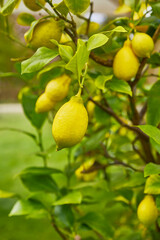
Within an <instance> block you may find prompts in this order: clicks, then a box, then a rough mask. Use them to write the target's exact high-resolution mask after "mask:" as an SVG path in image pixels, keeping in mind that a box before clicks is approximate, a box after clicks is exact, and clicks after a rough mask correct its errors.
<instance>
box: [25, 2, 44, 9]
mask: <svg viewBox="0 0 160 240" xmlns="http://www.w3.org/2000/svg"><path fill="white" fill-rule="evenodd" d="M23 2H24V4H25V5H26V7H27V8H29V9H30V10H32V11H39V10H40V9H41V7H40V6H39V5H37V4H36V0H23ZM39 3H40V4H42V5H43V6H44V5H45V0H39Z"/></svg>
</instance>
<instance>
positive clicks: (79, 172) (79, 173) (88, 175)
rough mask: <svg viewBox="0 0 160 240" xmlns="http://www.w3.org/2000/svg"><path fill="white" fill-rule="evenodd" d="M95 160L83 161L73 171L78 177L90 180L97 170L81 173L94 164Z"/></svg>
mask: <svg viewBox="0 0 160 240" xmlns="http://www.w3.org/2000/svg"><path fill="white" fill-rule="evenodd" d="M94 162H95V160H94V159H90V160H88V161H86V162H85V163H83V164H82V165H81V166H80V167H79V168H78V169H77V170H76V172H75V174H76V176H77V178H78V179H81V180H84V181H86V182H87V181H92V180H94V178H95V177H96V175H97V171H94V172H91V173H83V171H85V170H88V169H89V168H90V167H92V165H93V164H94Z"/></svg>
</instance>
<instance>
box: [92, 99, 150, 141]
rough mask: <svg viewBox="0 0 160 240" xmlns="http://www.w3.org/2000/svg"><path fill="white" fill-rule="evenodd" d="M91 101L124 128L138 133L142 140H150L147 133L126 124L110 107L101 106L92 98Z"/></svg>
mask: <svg viewBox="0 0 160 240" xmlns="http://www.w3.org/2000/svg"><path fill="white" fill-rule="evenodd" d="M89 100H90V101H91V102H93V103H94V104H95V105H97V106H98V107H99V108H101V109H102V110H103V111H104V112H106V113H108V114H110V115H111V116H112V117H113V118H114V119H115V120H116V121H117V122H118V123H119V124H121V125H122V126H123V127H126V128H128V129H130V130H132V131H133V132H136V133H138V134H139V135H140V136H141V137H142V138H145V139H149V137H148V136H147V135H146V134H145V133H143V132H142V131H141V130H140V129H139V128H138V127H134V126H130V125H128V124H126V123H125V122H124V121H123V120H122V119H121V118H120V117H119V116H118V115H117V114H116V113H115V112H114V111H113V110H112V108H110V107H109V106H104V105H101V104H100V103H99V102H97V101H95V100H94V99H93V98H92V97H89Z"/></svg>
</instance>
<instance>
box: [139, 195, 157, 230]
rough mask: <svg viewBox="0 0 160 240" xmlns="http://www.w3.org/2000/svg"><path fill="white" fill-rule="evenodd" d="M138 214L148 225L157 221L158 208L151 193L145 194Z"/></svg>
mask: <svg viewBox="0 0 160 240" xmlns="http://www.w3.org/2000/svg"><path fill="white" fill-rule="evenodd" d="M137 215H138V218H139V220H140V221H141V222H142V223H143V224H144V225H146V226H150V225H152V224H153V223H155V221H156V220H157V217H158V210H157V207H156V204H155V202H154V199H153V197H152V196H151V195H147V196H145V197H144V199H143V200H142V201H141V202H140V204H139V206H138V210H137Z"/></svg>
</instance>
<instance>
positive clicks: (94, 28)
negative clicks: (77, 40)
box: [77, 22, 100, 35]
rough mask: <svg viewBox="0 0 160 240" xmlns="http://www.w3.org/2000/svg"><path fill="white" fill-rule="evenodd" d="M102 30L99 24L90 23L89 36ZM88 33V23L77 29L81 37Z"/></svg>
mask: <svg viewBox="0 0 160 240" xmlns="http://www.w3.org/2000/svg"><path fill="white" fill-rule="evenodd" d="M99 28H100V25H99V23H96V22H90V24H89V30H88V33H89V35H90V34H92V33H94V32H96V31H97V30H98V29H99ZM86 31H87V23H86V22H85V23H83V24H82V25H81V26H80V27H79V28H78V29H77V33H78V34H79V35H80V34H81V35H85V34H86Z"/></svg>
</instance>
